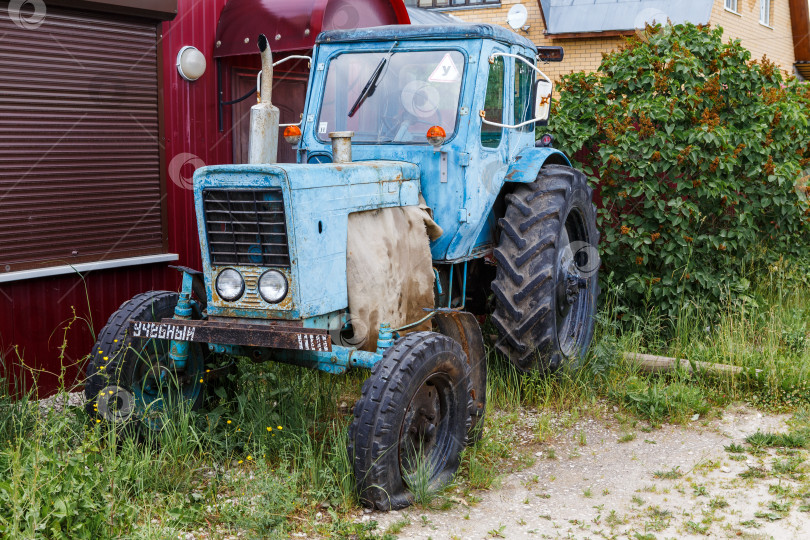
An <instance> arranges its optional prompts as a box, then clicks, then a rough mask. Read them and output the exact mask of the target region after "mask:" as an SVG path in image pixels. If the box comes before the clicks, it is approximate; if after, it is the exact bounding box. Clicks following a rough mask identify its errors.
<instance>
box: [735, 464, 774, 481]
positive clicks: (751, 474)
mask: <svg viewBox="0 0 810 540" xmlns="http://www.w3.org/2000/svg"><path fill="white" fill-rule="evenodd" d="M739 476H740V478H765V477H767V476H768V471H766V470H765V469H763V468H762V467H750V466H749V467H748V470H747V471H743V472H741V473H740V475H739Z"/></svg>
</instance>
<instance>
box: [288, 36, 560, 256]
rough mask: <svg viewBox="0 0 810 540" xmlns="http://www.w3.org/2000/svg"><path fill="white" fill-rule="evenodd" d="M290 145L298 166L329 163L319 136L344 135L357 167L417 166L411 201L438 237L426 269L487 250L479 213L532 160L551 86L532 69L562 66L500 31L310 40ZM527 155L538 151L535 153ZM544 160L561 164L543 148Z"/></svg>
mask: <svg viewBox="0 0 810 540" xmlns="http://www.w3.org/2000/svg"><path fill="white" fill-rule="evenodd" d="M316 43H317V44H316V47H315V52H314V59H313V69H312V76H311V77H310V81H309V89H308V95H307V101H306V111H305V112H304V115H303V121H302V138H301V141H300V143H299V144H298V159H299V162H300V163H328V162H330V161H331V160H332V156H331V142H330V138H329V133H331V132H334V131H340V132H345V131H351V132H353V134H354V135H353V136H352V156H353V159H354V160H355V161H370V160H392V161H406V162H408V163H413V164H415V165H417V166H418V167H419V174H420V191H421V193H422V195H423V197H424V198H425V201H426V202H427V205H428V206H429V207H430V208H431V209H432V211H433V216H434V219H435V220H436V222H437V223H438V224H439V226H440V227H441V228H442V230H443V231H444V234H443V235H442V236H441V238H439V239H437V240H435V241H434V242H433V243H432V244H431V252H432V256H433V259H434V260H436V261H442V262H444V261H462V260H464V259H466V258H469V257H470V256H473V255H474V254H480V253H482V252H485V251H491V249H492V247H493V246H494V244H495V242H496V240H497V238H496V230H495V227H494V215H493V214H492V213H491V212H489V210H490V209H492V208H493V207H494V206H495V204H496V200H497V199H498V197H499V195H500V194H501V192H502V188H503V185H504V183H505V182H506V181H508V180H507V179H506V175H507V173H508V172H509V166H510V164H512V163H514V162H515V161H516V159H517V158H518V156H519V155H520V154H521V152H523V151H525V150H527V149H529V150H530V151H531V152H535V150H534V147H535V135H534V128H535V125H544V124H545V123H546V121H547V119H548V112H549V105H550V96H551V81H550V80H548V78H547V77H546V76H545V75H544V74H542V72H541V71H539V70H538V69H537V68H536V64H537V62H538V60H561V59H562V49H560V48H559V47H546V48H542V49H541V51H540V53H541V54H538V49H537V47H536V46H535V45H534V44H533V43H532V42H531V41H529V40H528V39H526V38H523V37H521V36H519V35H517V34H515V33H513V32H510V31H507V30H505V29H503V28H501V27H500V26H492V25H483V24H481V25H445V26H384V27H378V28H368V29H358V30H348V31H331V32H325V33H323V34H321V35H320V36H319V37H318V40H317V42H316ZM535 153H537V152H535ZM539 153H542V154H544V161H545V160H547V159H549V158H550V159H551V161H550V162H556V163H561V164H568V161H567V159H566V158H565V157H564V156H563V155H562V154H561V153H560V152H557V151H555V150H552V149H544V150H542V151H540V152H539Z"/></svg>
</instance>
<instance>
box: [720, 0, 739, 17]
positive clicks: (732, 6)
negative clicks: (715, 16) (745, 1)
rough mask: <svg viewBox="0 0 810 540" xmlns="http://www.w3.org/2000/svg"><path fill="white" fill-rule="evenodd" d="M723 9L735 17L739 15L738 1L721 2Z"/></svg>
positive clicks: (725, 0)
mask: <svg viewBox="0 0 810 540" xmlns="http://www.w3.org/2000/svg"><path fill="white" fill-rule="evenodd" d="M723 8H724V9H725V10H726V11H730V12H731V13H734V14H736V15H739V14H740V11H739V8H740V0H723Z"/></svg>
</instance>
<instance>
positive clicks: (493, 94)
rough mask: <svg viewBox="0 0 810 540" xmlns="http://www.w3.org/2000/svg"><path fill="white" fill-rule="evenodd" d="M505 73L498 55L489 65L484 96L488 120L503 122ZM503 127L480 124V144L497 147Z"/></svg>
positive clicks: (502, 62) (503, 65)
mask: <svg viewBox="0 0 810 540" xmlns="http://www.w3.org/2000/svg"><path fill="white" fill-rule="evenodd" d="M505 73H506V68H505V64H504V61H503V57H502V56H499V57H497V58H496V59H495V62H494V63H492V64H490V65H489V79H488V80H487V93H486V97H485V98H484V112H485V113H486V119H487V120H489V121H490V122H497V123H499V124H502V123H503V87H504V76H505ZM502 137H503V128H499V127H495V126H490V125H487V124H481V144H482V145H483V146H485V147H486V148H497V147H498V146H500V144H501V138H502Z"/></svg>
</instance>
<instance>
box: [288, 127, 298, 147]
mask: <svg viewBox="0 0 810 540" xmlns="http://www.w3.org/2000/svg"><path fill="white" fill-rule="evenodd" d="M284 140H285V141H287V142H288V143H290V144H298V141H300V140H301V128H300V127H298V126H287V127H285V128H284Z"/></svg>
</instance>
